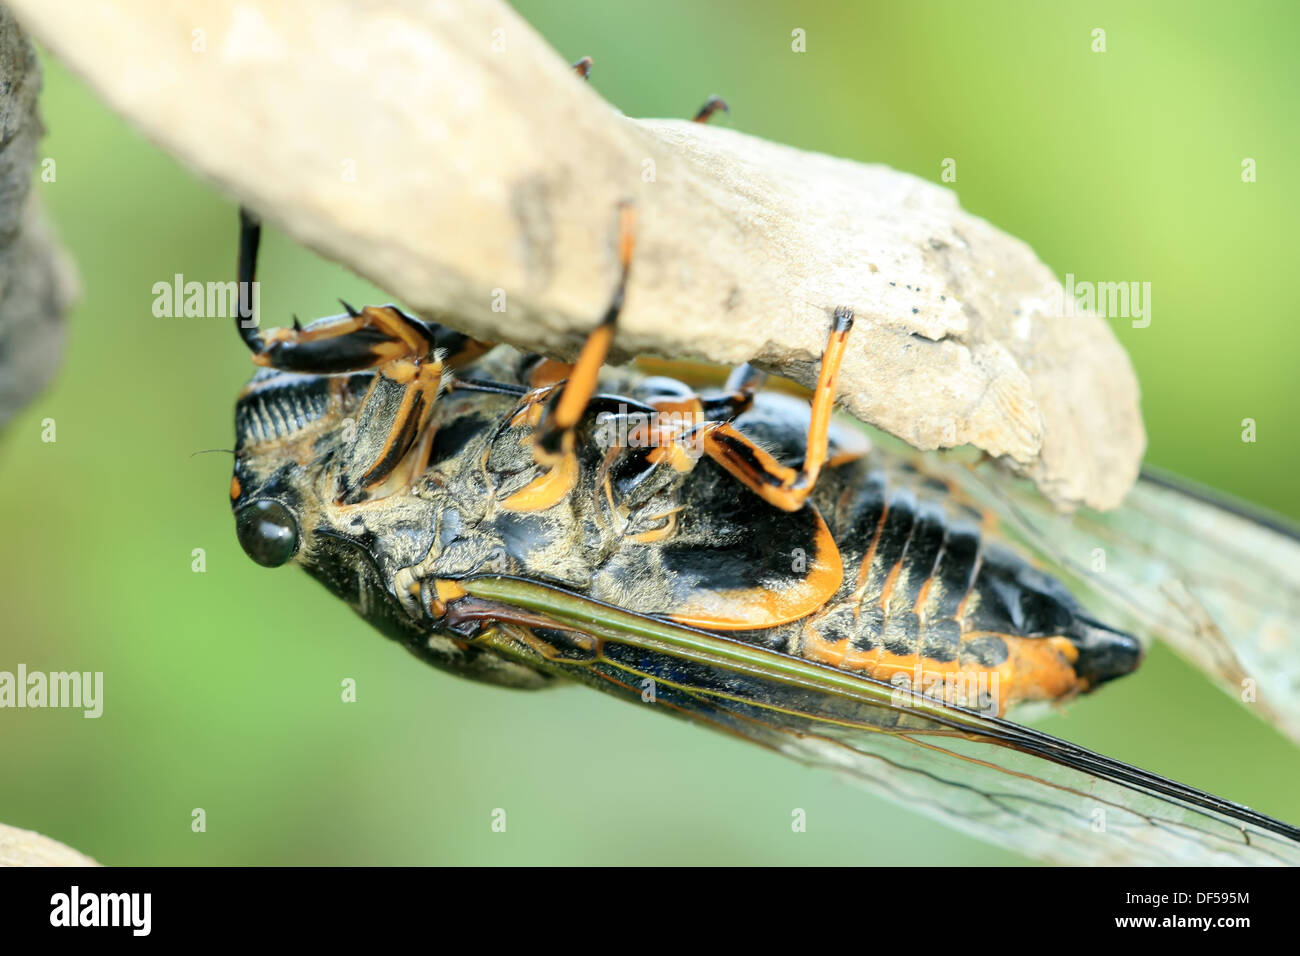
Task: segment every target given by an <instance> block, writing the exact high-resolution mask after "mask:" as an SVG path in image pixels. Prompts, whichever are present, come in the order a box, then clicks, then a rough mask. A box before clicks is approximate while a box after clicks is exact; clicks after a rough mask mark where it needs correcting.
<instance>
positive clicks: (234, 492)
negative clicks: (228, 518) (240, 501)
mask: <svg viewBox="0 0 1300 956" xmlns="http://www.w3.org/2000/svg"><path fill="white" fill-rule="evenodd" d="M241 490H242V489H241V488H240V487H239V478H238V477H236V476H235V475H231V476H230V500H231V501H234V500H236V499H237V498H238V497H239V493H240V491H241Z"/></svg>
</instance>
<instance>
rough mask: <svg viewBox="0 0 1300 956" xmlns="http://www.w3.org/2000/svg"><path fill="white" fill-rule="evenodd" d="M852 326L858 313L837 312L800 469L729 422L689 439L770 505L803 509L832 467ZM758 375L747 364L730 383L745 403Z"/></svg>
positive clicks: (704, 428) (707, 425) (691, 434)
mask: <svg viewBox="0 0 1300 956" xmlns="http://www.w3.org/2000/svg"><path fill="white" fill-rule="evenodd" d="M852 327H853V312H852V311H851V310H849V309H845V308H838V309H836V310H835V315H834V318H833V319H832V323H831V334H830V338H829V339H828V340H827V343H826V350H825V351H824V352H823V353H822V364H821V372H820V374H819V375H818V378H817V387H816V388H815V389H814V390H813V396H812V417H811V419H810V420H809V423H808V442H807V451H806V453H805V455H804V460H803V464H802V465H800V467H799V468H797V469H796V468H791V467H789V466H788V465H783V464H781V463H780V462H779V461H777V460H776V459H775V458H773V457H772V455H771V454H769V453H768V452H767V451H765V450H764V449H763V448H761V447H759V446H758V445H756V444H755V443H754V442H753V441H752V440H750V439H749V438H747V437H746V436H745V435H743V434H742V433H741V432H740V431H739V430H738V429H736V428H735V427H734V426H733V425H731V424H730V423H729V422H725V421H711V422H705V423H704V424H702V425H699V426H696V427H695V428H694V429H692V430H691V431H690V432H689V433H687V434H686V435H685V436H683V437H685V438H688V439H691V440H693V441H695V442H698V443H700V447H701V448H702V450H703V451H704V453H705V454H707V455H708V456H709V457H710V458H712V459H713V460H714V461H716V462H717V463H718V464H719V465H721V466H722V467H723V468H725V469H726V470H727V471H728V472H730V473H731V474H732V475H733V476H735V477H736V478H737V479H738V480H739V481H740V482H741V483H742V484H744V485H745V487H747V488H749V489H750V490H751V491H753V492H754V493H755V494H756V495H758V496H759V497H760V498H762V499H763V500H764V501H766V502H767V503H768V504H771V505H775V506H776V507H778V508H780V509H782V510H783V511H798V510H799V509H800V508H801V507H803V503H804V501H805V500H806V499H807V497H808V495H809V494H810V493H811V492H812V490H813V488H814V487H815V486H816V484H817V476H818V475H819V474H820V473H821V469H822V466H823V465H824V464H826V458H827V432H828V430H829V429H830V423H831V413H832V410H833V408H834V403H835V382H836V377H837V376H838V374H839V369H840V362H841V361H842V360H843V358H844V346H845V343H846V342H847V341H848V336H849V330H850V329H851V328H852ZM757 374H759V373H755V372H754V371H753V370H752V369H749V367H748V366H744V365H742V366H740V368H739V369H737V370H736V372H733V373H732V378H730V379H728V387H729V388H730V389H734V392H735V394H736V396H737V397H738V398H740V399H743V398H745V396H746V395H749V396H750V397H752V389H753V388H755V387H756V384H755V382H756V381H758V380H757V379H756V375H757Z"/></svg>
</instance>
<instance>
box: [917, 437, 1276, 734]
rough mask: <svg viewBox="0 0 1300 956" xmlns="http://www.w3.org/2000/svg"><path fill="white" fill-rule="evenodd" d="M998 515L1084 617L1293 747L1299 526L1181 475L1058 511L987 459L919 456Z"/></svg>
mask: <svg viewBox="0 0 1300 956" xmlns="http://www.w3.org/2000/svg"><path fill="white" fill-rule="evenodd" d="M917 466H918V467H920V468H922V469H924V470H927V471H936V472H938V473H940V474H942V475H943V476H944V477H946V478H947V479H949V480H950V481H951V482H952V483H954V484H955V485H957V486H958V487H959V488H960V489H961V490H962V491H963V492H964V493H965V494H966V495H968V496H969V497H970V498H971V499H972V500H973V501H974V502H975V503H976V504H977V505H978V506H979V507H981V508H982V509H985V510H986V511H989V512H992V513H993V514H994V515H996V517H997V525H996V527H994V528H992V529H990V530H988V531H987V532H986V534H987V535H988V536H989V537H1004V538H1009V539H1010V540H1011V542H1012V543H1013V544H1014V545H1018V546H1019V547H1021V548H1022V549H1023V550H1025V551H1027V552H1028V556H1030V557H1031V558H1033V559H1036V560H1037V562H1038V563H1039V564H1040V565H1042V566H1044V567H1045V569H1046V570H1048V571H1050V572H1052V573H1054V574H1055V575H1057V576H1058V577H1060V578H1062V579H1063V580H1064V581H1065V583H1066V585H1067V586H1068V587H1069V588H1070V590H1071V591H1073V592H1074V593H1075V594H1076V596H1078V597H1079V598H1080V600H1082V601H1083V603H1084V604H1085V605H1087V606H1089V607H1090V608H1091V610H1092V611H1093V613H1094V614H1095V615H1096V616H1097V617H1099V618H1101V619H1103V620H1105V621H1106V622H1107V623H1108V624H1112V625H1115V626H1119V627H1123V628H1125V629H1127V630H1130V631H1132V632H1134V633H1135V634H1137V635H1138V636H1139V637H1140V638H1142V639H1143V640H1144V641H1150V640H1152V639H1158V640H1162V641H1164V642H1165V643H1166V644H1168V645H1169V646H1171V647H1172V648H1173V649H1174V650H1175V651H1177V652H1178V653H1179V654H1180V655H1182V656H1183V657H1184V658H1186V659H1187V660H1189V661H1190V662H1192V663H1193V664H1194V665H1195V666H1196V667H1198V668H1200V669H1201V670H1202V671H1203V672H1205V673H1206V674H1207V675H1209V676H1210V677H1211V678H1212V679H1213V680H1214V681H1215V682H1216V683H1218V684H1219V685H1220V686H1221V687H1222V688H1223V689H1224V690H1225V691H1227V692H1228V693H1229V694H1231V695H1232V696H1234V697H1236V698H1237V699H1238V700H1241V701H1243V702H1245V703H1246V704H1247V706H1249V707H1250V708H1251V709H1252V710H1254V711H1255V712H1256V713H1257V714H1258V715H1259V716H1261V717H1262V718H1264V719H1265V720H1267V721H1269V722H1270V723H1272V724H1273V725H1274V726H1276V727H1277V728H1278V729H1279V730H1281V731H1282V732H1283V733H1285V734H1287V735H1288V736H1289V737H1290V738H1291V739H1292V740H1295V741H1297V742H1300V533H1297V531H1296V529H1294V528H1293V527H1291V526H1289V525H1288V524H1287V523H1286V522H1285V521H1283V520H1282V519H1280V518H1277V517H1274V516H1271V515H1265V514H1260V513H1253V512H1251V511H1250V510H1248V509H1247V508H1245V507H1244V506H1242V505H1239V504H1237V503H1235V502H1231V501H1229V500H1227V499H1222V498H1216V497H1215V496H1212V495H1210V494H1209V493H1207V492H1204V491H1202V490H1200V489H1198V488H1195V487H1194V486H1192V485H1190V484H1187V483H1184V482H1182V481H1181V480H1178V481H1176V480H1174V479H1171V478H1168V477H1166V476H1163V475H1159V474H1157V473H1144V475H1143V477H1142V479H1141V480H1140V481H1139V482H1138V483H1137V485H1136V486H1135V487H1134V489H1133V490H1132V492H1130V494H1129V496H1128V498H1127V499H1126V500H1125V502H1124V504H1123V505H1121V506H1120V507H1119V508H1117V509H1115V510H1114V511H1108V512H1098V511H1093V510H1091V509H1080V510H1079V511H1077V512H1075V513H1074V514H1072V515H1065V514H1061V513H1059V512H1057V511H1056V510H1055V509H1054V508H1053V507H1052V506H1051V505H1050V504H1049V503H1048V502H1047V501H1046V500H1045V499H1044V498H1043V497H1042V495H1040V494H1039V493H1038V492H1037V491H1035V490H1034V489H1033V487H1032V486H1031V485H1029V484H1028V483H1027V482H1022V481H1018V480H1015V479H1011V478H1009V477H1008V476H1007V475H1006V474H1005V473H1004V472H1002V471H1001V470H1000V469H997V468H995V467H994V466H993V465H991V464H987V463H986V464H983V465H980V466H978V467H975V468H971V467H968V466H966V465H964V464H961V463H958V462H954V461H943V460H933V459H930V460H925V461H921V460H918V461H917Z"/></svg>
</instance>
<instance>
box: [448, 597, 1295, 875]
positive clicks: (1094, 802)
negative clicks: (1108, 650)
mask: <svg viewBox="0 0 1300 956" xmlns="http://www.w3.org/2000/svg"><path fill="white" fill-rule="evenodd" d="M463 584H464V586H465V588H466V590H467V591H468V592H469V593H470V594H471V595H474V596H475V597H476V598H480V599H485V600H488V601H492V602H497V603H498V604H499V605H500V606H503V607H510V608H519V609H523V611H525V612H526V613H528V614H530V615H533V616H534V620H536V619H545V620H547V621H549V622H553V623H554V625H555V626H556V627H559V628H570V629H572V630H573V631H574V632H575V633H579V634H581V635H583V636H585V637H587V638H594V639H595V640H594V641H593V642H588V643H589V645H590V646H591V647H592V648H594V650H593V651H592V653H591V654H590V656H587V657H585V658H582V659H579V658H573V659H565V660H557V661H555V667H556V669H557V670H558V671H560V672H562V673H565V674H566V676H569V677H572V678H574V679H577V680H580V681H583V682H585V683H589V684H592V685H594V686H597V687H602V688H603V689H605V690H611V691H614V692H615V693H618V692H620V691H622V692H624V693H627V692H631V693H636V692H637V691H636V688H639V687H644V686H645V685H646V682H647V681H649V682H650V683H651V684H653V686H654V688H655V696H654V700H655V704H656V706H657V707H662V708H664V709H666V710H668V711H670V712H674V713H676V714H678V715H681V716H686V717H689V718H691V719H692V720H695V721H696V722H699V723H703V724H706V725H710V726H713V727H715V728H717V729H721V730H725V731H729V732H731V733H734V734H737V735H739V736H742V737H745V738H747V739H750V740H752V741H755V742H757V743H760V744H763V745H765V746H767V747H770V748H772V749H775V750H778V751H781V752H783V753H785V754H787V755H789V756H791V757H795V758H796V759H799V760H802V761H805V762H808V763H812V764H816V765H819V766H824V767H830V768H832V769H835V770H838V771H841V772H843V773H845V774H847V775H848V776H849V777H851V778H852V779H853V780H855V781H857V782H859V783H861V784H862V785H864V786H866V787H868V788H869V789H871V790H873V791H875V792H876V793H878V794H880V795H881V796H883V797H885V798H887V799H890V800H894V801H897V802H899V803H901V804H902V805H904V806H906V807H909V808H912V809H915V810H919V811H920V812H922V813H925V814H928V815H930V816H931V817H933V818H935V819H938V820H940V821H943V822H945V823H947V824H950V825H952V826H955V827H957V828H960V829H962V830H964V831H967V832H969V833H971V834H973V835H975V836H977V837H979V838H982V839H984V840H987V841H989V842H991V843H994V844H997V845H1000V846H1003V847H1007V848H1010V849H1013V850H1015V851H1018V852H1020V853H1023V854H1025V855H1028V856H1032V857H1036V858H1038V859H1042V860H1048V861H1053V862H1064V863H1081V864H1082V863H1086V864H1164V865H1170V864H1189V865H1190V864H1196V865H1223V864H1300V830H1297V829H1296V828H1294V827H1291V826H1289V825H1287V824H1284V823H1280V822H1278V821H1275V820H1272V819H1270V818H1268V817H1265V816H1263V815H1261V814H1258V813H1255V812H1254V811H1252V810H1249V809H1248V808H1245V807H1241V806H1238V805H1236V804H1233V803H1229V802H1228V801H1224V800H1220V799H1219V798H1217V797H1214V796H1211V795H1210V794H1207V793H1203V792H1201V791H1198V790H1194V789H1192V788H1190V787H1185V786H1183V785H1181V784H1178V783H1175V782H1173V781H1170V780H1166V779H1164V778H1162V777H1159V776H1157V775H1155V774H1150V773H1146V772H1145V771H1142V770H1139V769H1137V768H1134V767H1130V766H1127V765H1125V764H1122V763H1119V762H1117V761H1114V760H1111V759H1109V758H1107V757H1103V756H1101V755H1100V754H1096V753H1093V752H1091V751H1088V750H1085V749H1083V748H1081V747H1077V746H1075V745H1073V744H1070V743H1068V742H1066V741H1063V740H1058V739H1056V738H1054V737H1051V736H1048V735H1046V734H1042V733H1039V732H1037V731H1034V730H1031V729H1029V728H1026V727H1022V726H1020V725H1018V724H1014V723H1011V722H1009V721H1005V720H1001V719H998V718H994V717H988V716H984V715H982V714H978V713H975V712H972V711H966V710H962V709H959V708H955V707H951V706H948V705H947V704H945V703H943V702H942V701H939V700H935V699H932V698H929V697H923V696H918V695H914V694H912V693H911V692H908V691H904V690H901V689H899V688H895V687H891V686H890V685H888V684H883V683H881V682H879V681H873V680H870V679H866V678H863V677H860V676H858V675H854V674H849V673H846V672H843V671H838V670H836V669H834V668H831V667H827V666H824V665H821V664H815V663H812V662H809V661H804V660H801V659H798V658H793V657H790V656H788V655H785V654H781V653H779V652H777V651H773V650H769V649H767V648H764V647H759V646H755V645H753V644H748V643H745V642H742V641H739V640H735V639H732V638H729V637H725V636H722V635H719V634H715V633H708V632H704V631H699V630H695V629H693V628H687V627H683V626H681V625H677V624H672V623H669V622H665V621H661V620H656V619H653V618H648V617H644V616H642V615H637V614H634V613H632V612H629V611H626V610H623V609H620V608H613V607H609V606H607V605H602V604H599V603H597V602H594V601H591V600H589V599H587V598H584V597H582V596H580V595H576V594H572V593H569V592H566V591H562V590H559V589H556V588H552V587H549V586H546V585H542V584H539V583H537V582H533V581H523V580H518V579H510V578H479V579H470V580H468V581H465V582H463ZM499 650H506V651H507V652H508V648H505V647H503V648H499Z"/></svg>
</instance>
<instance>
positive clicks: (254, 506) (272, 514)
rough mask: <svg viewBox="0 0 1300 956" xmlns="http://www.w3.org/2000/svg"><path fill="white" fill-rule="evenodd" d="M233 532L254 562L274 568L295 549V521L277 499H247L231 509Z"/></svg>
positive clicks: (291, 554) (296, 528)
mask: <svg viewBox="0 0 1300 956" xmlns="http://www.w3.org/2000/svg"><path fill="white" fill-rule="evenodd" d="M235 534H236V535H238V537H239V544H240V546H241V547H242V548H243V549H244V552H245V553H246V554H247V555H248V556H249V557H250V558H252V559H253V560H254V561H256V562H257V563H258V564H260V565H262V566H264V567H268V568H277V567H279V566H280V565H282V564H284V563H285V562H286V561H288V560H289V559H290V558H292V557H293V554H294V552H295V551H297V550H298V522H297V520H296V519H295V518H294V516H293V515H292V514H291V513H290V512H289V509H288V508H286V507H285V506H284V505H282V504H280V502H278V501H271V500H267V499H263V500H261V501H250V502H249V503H248V504H246V505H242V506H240V508H239V510H238V511H236V512H235Z"/></svg>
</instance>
